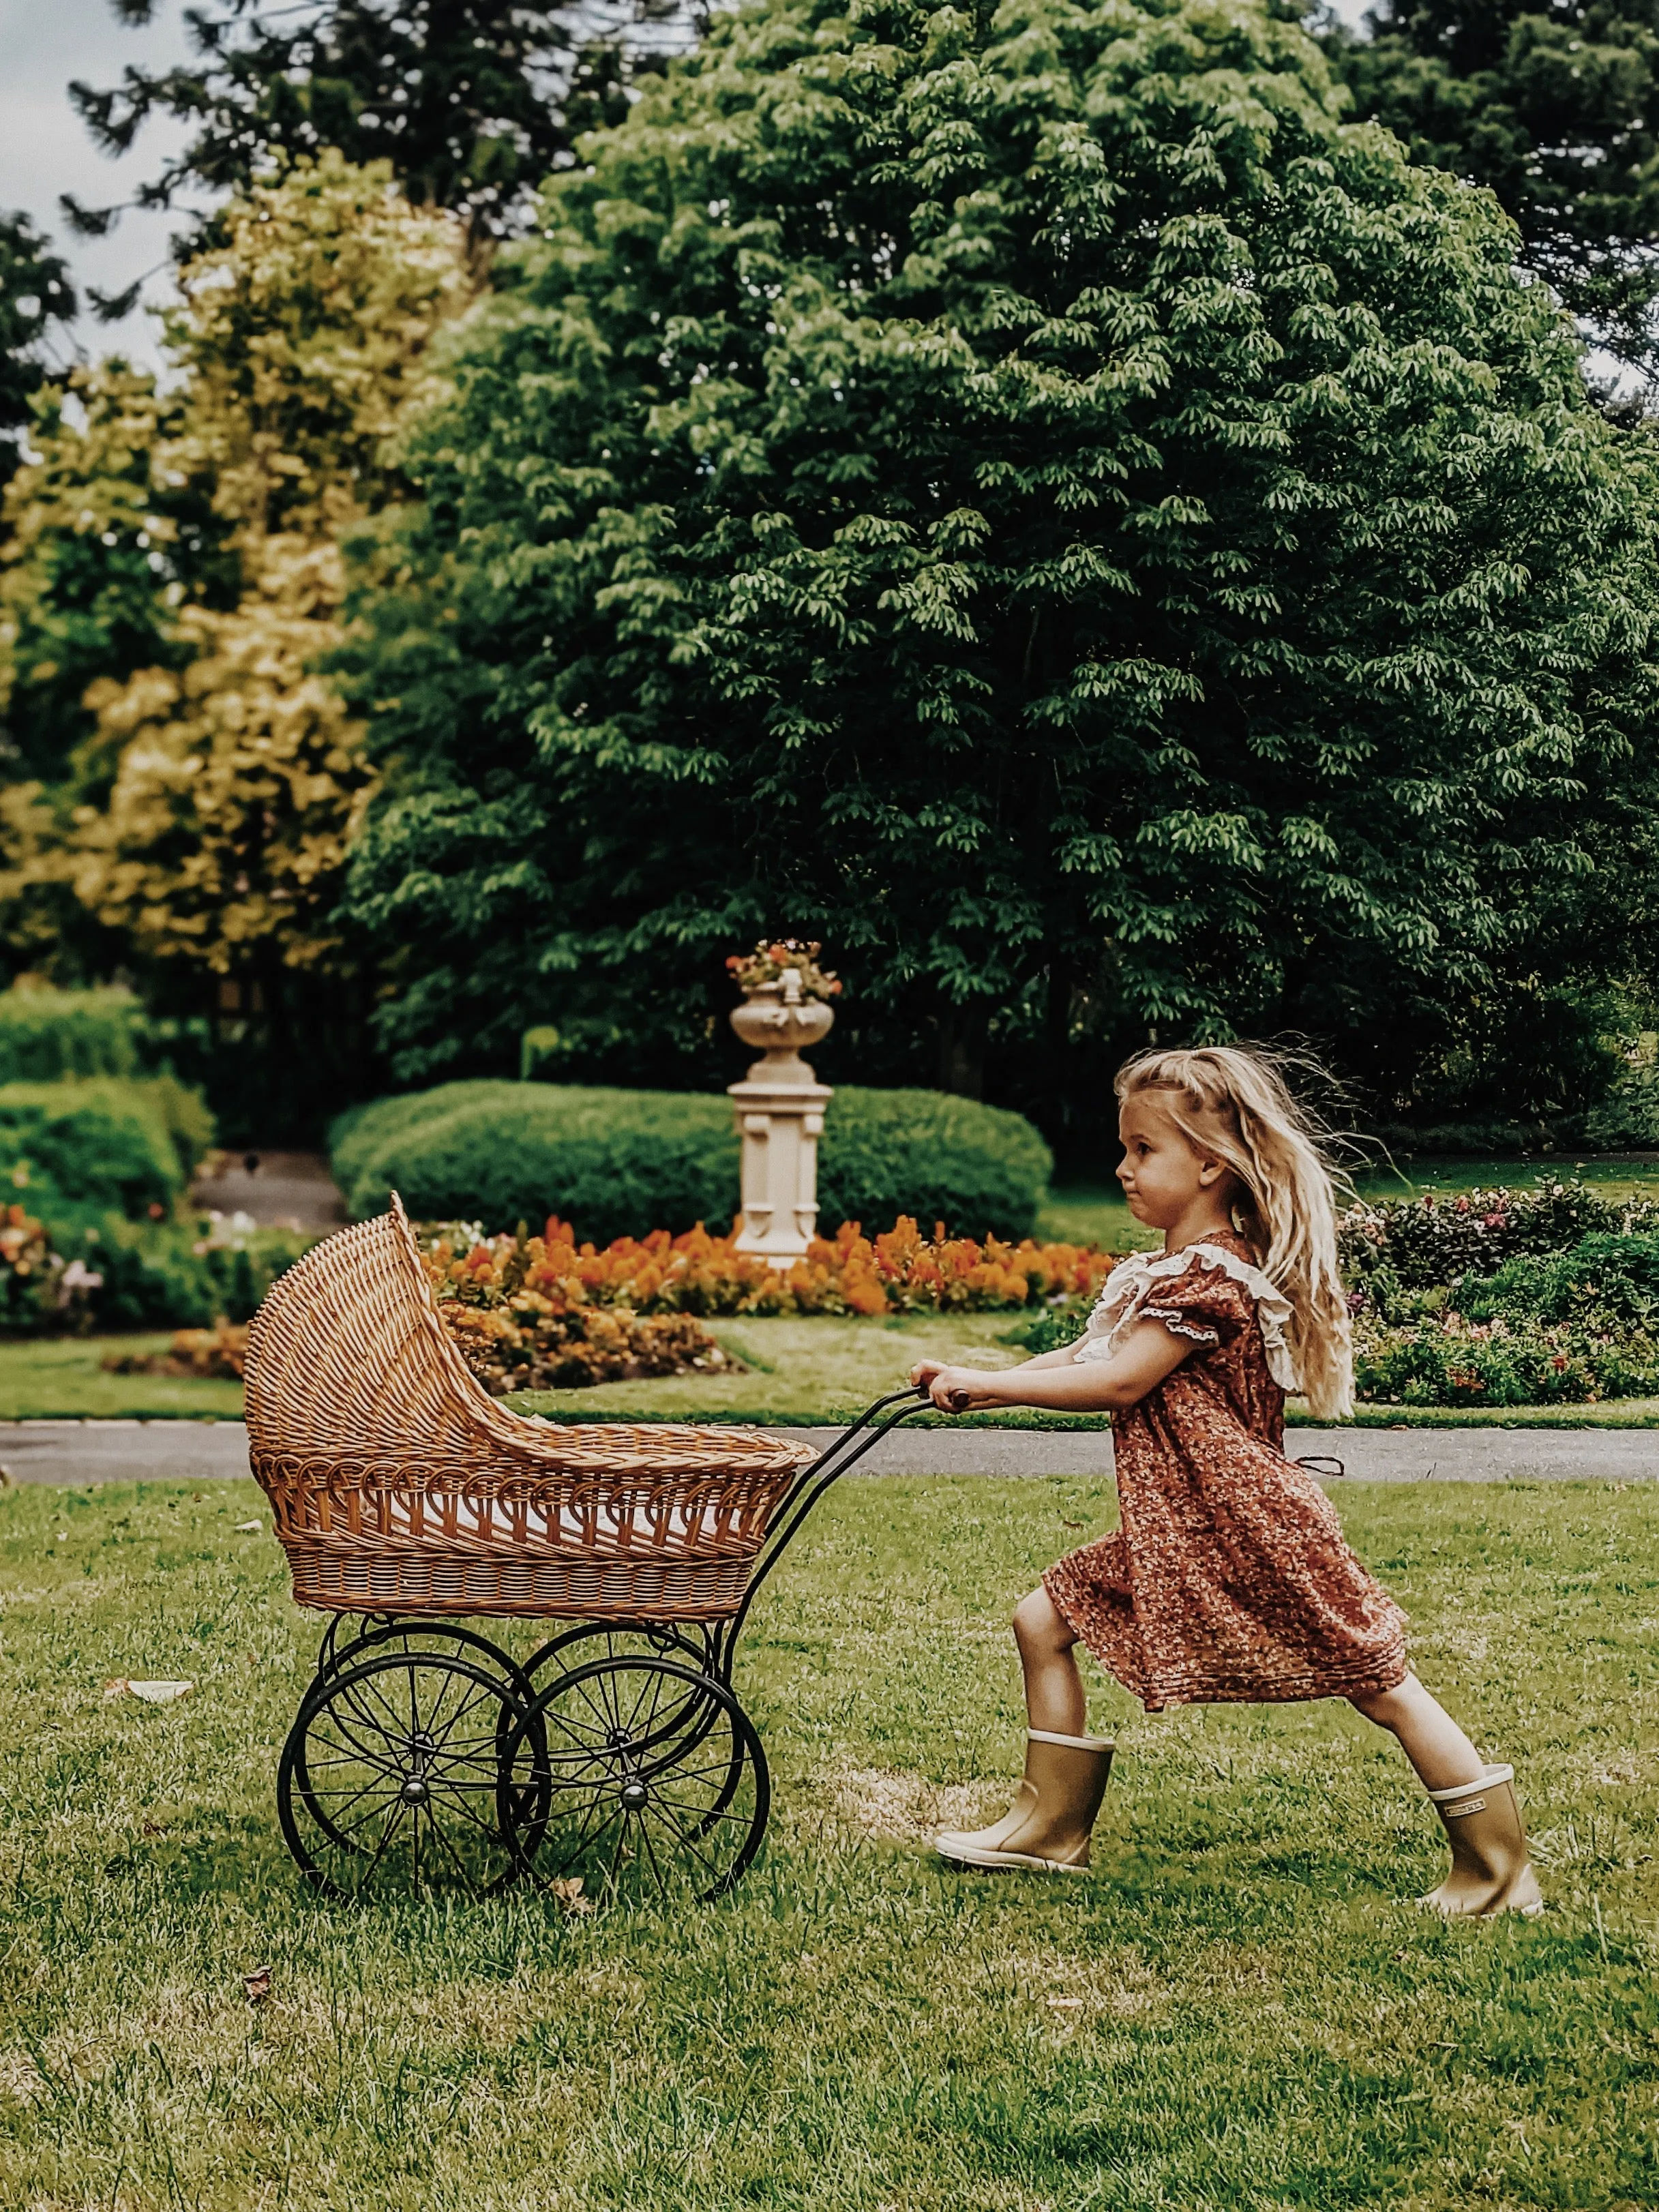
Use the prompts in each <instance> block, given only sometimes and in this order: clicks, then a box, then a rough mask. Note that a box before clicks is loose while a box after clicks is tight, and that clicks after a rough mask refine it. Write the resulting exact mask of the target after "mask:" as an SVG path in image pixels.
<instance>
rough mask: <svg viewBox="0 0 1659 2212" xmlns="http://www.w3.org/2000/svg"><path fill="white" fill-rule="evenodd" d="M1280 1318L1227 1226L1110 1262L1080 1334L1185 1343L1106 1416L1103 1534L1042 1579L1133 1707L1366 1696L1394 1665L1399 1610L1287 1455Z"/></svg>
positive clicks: (1106, 1342) (1103, 1352) (1265, 1284)
mask: <svg viewBox="0 0 1659 2212" xmlns="http://www.w3.org/2000/svg"><path fill="white" fill-rule="evenodd" d="M1289 1316H1290V1308H1289V1306H1288V1305H1287V1304H1286V1303H1285V1300H1284V1298H1283V1297H1280V1296H1279V1293H1278V1291H1276V1290H1275V1288H1274V1286H1273V1285H1272V1284H1271V1283H1270V1282H1269V1281H1268V1280H1267V1278H1266V1276H1264V1275H1262V1274H1261V1273H1260V1272H1259V1270H1258V1268H1257V1267H1256V1263H1255V1256H1254V1255H1253V1254H1252V1252H1251V1251H1250V1249H1249V1246H1248V1245H1247V1244H1246V1243H1245V1242H1244V1240H1243V1237H1238V1236H1237V1235H1234V1234H1232V1233H1231V1232H1229V1233H1227V1234H1225V1235H1215V1236H1210V1237H1205V1238H1204V1239H1203V1240H1202V1241H1201V1242H1200V1243H1197V1244H1194V1245H1189V1246H1188V1248H1187V1249H1186V1250H1185V1251H1183V1252H1178V1253H1170V1254H1168V1255H1158V1256H1157V1257H1155V1258H1154V1257H1152V1256H1150V1255H1137V1256H1136V1257H1135V1258H1134V1259H1133V1260H1130V1261H1125V1262H1124V1263H1123V1265H1122V1266H1121V1267H1117V1268H1115V1269H1114V1271H1113V1273H1112V1275H1111V1278H1110V1279H1109V1281H1108V1283H1107V1285H1106V1288H1105V1291H1103V1293H1102V1297H1101V1300H1100V1304H1098V1306H1097V1308H1096V1310H1095V1313H1094V1315H1093V1316H1092V1317H1091V1321H1090V1324H1089V1328H1090V1334H1089V1335H1088V1336H1087V1337H1086V1338H1085V1340H1084V1341H1083V1343H1082V1344H1081V1345H1080V1346H1079V1351H1078V1354H1077V1356H1078V1357H1079V1358H1085V1359H1086V1358H1105V1357H1107V1356H1108V1355H1109V1352H1110V1351H1111V1350H1112V1349H1113V1348H1114V1347H1115V1345H1116V1343H1117V1342H1118V1341H1119V1340H1121V1337H1122V1336H1123V1335H1125V1334H1127V1331H1128V1330H1129V1329H1130V1328H1133V1327H1134V1326H1135V1324H1136V1323H1137V1322H1140V1321H1143V1320H1151V1321H1161V1322H1163V1323H1164V1326H1165V1327H1166V1328H1170V1329H1172V1330H1174V1331H1175V1333H1176V1334H1177V1335H1180V1336H1185V1337H1190V1338H1191V1339H1192V1340H1193V1342H1194V1346H1197V1347H1198V1349H1196V1350H1195V1351H1194V1352H1193V1354H1192V1356H1191V1358H1188V1359H1187V1360H1185V1361H1183V1362H1182V1365H1181V1366H1179V1367H1177V1368H1176V1370H1175V1372H1174V1374H1173V1375H1171V1376H1170V1377H1169V1378H1168V1380H1167V1381H1165V1382H1164V1383H1160V1384H1159V1386H1158V1389H1156V1390H1153V1391H1152V1392H1150V1393H1149V1394H1148V1395H1147V1396H1146V1397H1145V1398H1143V1399H1142V1400H1141V1401H1140V1402H1139V1405H1136V1406H1132V1407H1129V1408H1128V1409H1127V1411H1126V1412H1123V1413H1117V1414H1115V1415H1114V1417H1113V1420H1112V1440H1113V1445H1114V1449H1115V1455H1116V1460H1117V1492H1118V1505H1119V1515H1120V1519H1121V1528H1119V1530H1118V1532H1117V1533H1116V1534H1115V1535H1111V1536H1103V1537H1101V1538H1100V1540H1099V1541H1097V1542H1096V1543H1093V1544H1085V1546H1084V1547H1083V1548H1082V1549H1081V1550H1080V1551H1077V1552H1073V1553H1070V1554H1069V1556H1068V1557H1066V1559H1062V1560H1060V1564H1059V1565H1057V1566H1053V1567H1050V1568H1049V1570H1048V1573H1047V1574H1046V1575H1044V1577H1042V1586H1043V1588H1044V1589H1046V1590H1047V1591H1048V1595H1049V1596H1050V1597H1051V1598H1052V1599H1053V1601H1054V1605H1055V1607H1056V1608H1057V1609H1058V1611H1059V1612H1060V1613H1061V1614H1062V1615H1063V1617H1064V1618H1065V1620H1066V1624H1067V1626H1069V1627H1071V1628H1073V1629H1074V1630H1075V1631H1076V1632H1077V1633H1078V1635H1079V1637H1080V1638H1082V1640H1083V1642H1084V1643H1085V1644H1086V1645H1087V1646H1088V1648H1089V1650H1091V1651H1092V1652H1093V1654H1094V1656H1095V1657H1096V1658H1097V1659H1098V1660H1099V1661H1100V1662H1101V1664H1102V1666H1103V1667H1104V1668H1106V1669H1107V1671H1108V1672H1109V1674H1114V1675H1115V1677H1116V1678H1117V1680H1119V1681H1120V1682H1121V1683H1122V1685H1123V1686H1124V1687H1125V1689H1127V1690H1128V1691H1130V1692H1132V1693H1133V1695H1134V1696H1135V1697H1137V1698H1139V1699H1140V1701H1141V1703H1142V1704H1143V1705H1145V1706H1146V1710H1147V1711H1148V1712H1160V1711H1163V1709H1164V1707H1165V1706H1166V1705H1217V1704H1228V1703H1233V1702H1241V1703H1247V1704H1253V1705H1257V1704H1259V1705H1266V1704H1279V1703H1287V1702H1290V1701H1291V1700H1293V1699H1303V1698H1342V1697H1352V1696H1354V1695H1355V1694H1358V1695H1361V1696H1363V1695H1364V1694H1365V1693H1366V1692H1375V1691H1378V1690H1388V1689H1392V1688H1393V1687H1394V1686H1395V1684H1396V1683H1398V1682H1400V1681H1401V1680H1403V1679H1404V1677H1405V1674H1406V1671H1407V1667H1406V1648H1405V1639H1404V1635H1403V1631H1402V1623H1403V1621H1404V1618H1405V1616H1404V1615H1403V1614H1402V1613H1401V1610H1400V1608H1399V1607H1398V1606H1397V1605H1396V1604H1395V1601H1394V1600H1393V1599H1392V1598H1391V1597H1390V1596H1389V1594H1388V1592H1387V1591H1386V1590H1384V1589H1382V1588H1381V1586H1380V1585H1379V1584H1378V1583H1376V1582H1374V1581H1373V1580H1372V1579H1371V1577H1370V1575H1368V1574H1367V1573H1366V1571H1365V1570H1364V1567H1363V1566H1361V1565H1360V1564H1359V1561H1358V1559H1356V1558H1355V1557H1354V1555H1353V1553H1352V1552H1351V1551H1350V1550H1349V1548H1348V1546H1347V1544H1346V1541H1344V1538H1343V1534H1342V1530H1341V1528H1340V1525H1339V1523H1338V1522H1337V1517H1336V1515H1335V1513H1334V1511H1333V1510H1332V1508H1331V1504H1330V1501H1329V1500H1328V1498H1327V1497H1326V1496H1325V1493H1324V1492H1323V1491H1322V1490H1321V1489H1320V1487H1319V1486H1318V1484H1317V1483H1316V1482H1315V1481H1314V1480H1313V1479H1312V1477H1311V1476H1310V1475H1309V1474H1306V1473H1305V1472H1304V1469H1302V1468H1299V1467H1297V1466H1295V1465H1294V1464H1293V1463H1292V1462H1291V1461H1289V1460H1287V1459H1286V1458H1285V1454H1284V1450H1283V1448H1282V1447H1283V1444H1284V1438H1285V1388H1284V1386H1285V1385H1287V1384H1290V1383H1292V1382H1293V1380H1294V1377H1293V1375H1292V1373H1291V1369H1290V1366H1289V1361H1288V1353H1287V1351H1286V1348H1285V1342H1284V1334H1283V1331H1284V1323H1285V1321H1286V1320H1288V1318H1289ZM1275 1370H1277V1379H1275Z"/></svg>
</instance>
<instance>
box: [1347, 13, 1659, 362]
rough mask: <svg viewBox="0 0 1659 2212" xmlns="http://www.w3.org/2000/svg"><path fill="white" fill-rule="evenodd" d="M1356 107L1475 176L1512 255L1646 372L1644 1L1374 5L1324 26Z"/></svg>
mask: <svg viewBox="0 0 1659 2212" xmlns="http://www.w3.org/2000/svg"><path fill="white" fill-rule="evenodd" d="M1324 44H1325V46H1326V49H1327V52H1328V53H1329V54H1330V56H1331V58H1332V60H1333V63H1334V65H1335V67H1336V68H1337V70H1339V72H1340V75H1341V76H1343V78H1344V79H1345V80H1346V82H1347V83H1348V85H1349V86H1350V87H1351V88H1352V92H1353V94H1354V98H1355V102H1356V112H1358V114H1360V115H1362V116H1374V117H1376V118H1377V120H1378V121H1380V122H1383V123H1385V124H1387V125H1388V126H1389V129H1390V130H1391V131H1395V132H1396V133H1397V134H1398V136H1399V137H1401V139H1402V140H1403V141H1404V142H1405V143H1406V144H1407V147H1409V148H1410V149H1411V152H1412V155H1413V159H1414V160H1417V161H1432V162H1434V163H1436V164H1437V166H1438V167H1441V168H1443V169H1449V170H1451V171H1452V172H1454V173H1455V174H1456V175H1458V176H1461V177H1467V178H1469V179H1472V180H1473V181H1474V182H1475V183H1476V184H1481V185H1487V186H1488V187H1489V188H1490V189H1491V190H1492V191H1493V192H1495V193H1496V194H1497V196H1498V199H1499V201H1500V202H1501V203H1502V204H1503V205H1504V208H1506V209H1507V210H1508V211H1509V213H1510V215H1511V216H1513V217H1514V218H1515V220H1516V223H1517V224H1518V225H1519V227H1520V230H1521V240H1522V246H1521V251H1522V258H1523V260H1524V262H1525V264H1526V265H1527V266H1528V268H1529V269H1532V270H1535V271H1536V272H1537V274H1538V275H1540V276H1543V277H1544V278H1546V279H1547V282H1548V283H1550V284H1551V285H1552V286H1553V288H1554V289H1555V291H1556V292H1557V293H1558V294H1559V297H1560V298H1561V300H1562V301H1564V302H1565V305H1566V306H1567V307H1568V308H1570V309H1571V312H1572V313H1574V314H1575V315H1580V316H1583V318H1584V319H1585V321H1586V323H1587V324H1589V325H1590V326H1591V327H1592V328H1593V329H1594V331H1595V333H1596V334H1597V336H1598V337H1599V338H1600V340H1601V343H1603V344H1604V345H1605V346H1606V347H1607V349H1608V350H1609V351H1610V352H1612V353H1613V354H1614V355H1616V356H1618V357H1619V358H1620V360H1622V361H1624V362H1628V363H1630V364H1631V365H1632V366H1633V367H1636V368H1639V369H1641V370H1642V371H1643V372H1644V374H1645V375H1646V376H1647V377H1648V378H1649V379H1650V380H1652V379H1653V378H1654V376H1655V375H1656V373H1659V324H1656V319H1655V309H1656V306H1659V251H1656V249H1659V5H1656V0H1628V4H1621V5H1620V6H1619V7H1617V8H1613V7H1608V6H1607V5H1606V4H1605V0H1551V4H1550V5H1549V6H1548V7H1547V8H1545V7H1542V6H1541V5H1539V4H1538V0H1479V4H1470V0H1378V4H1377V5H1376V7H1375V8H1373V9H1372V10H1371V13H1370V18H1369V32H1368V34H1367V35H1364V36H1357V35H1356V34H1355V33H1353V32H1352V31H1350V30H1347V29H1346V28H1345V27H1342V26H1340V24H1337V23H1334V22H1333V23H1331V24H1330V25H1329V26H1328V29H1327V30H1326V32H1325V33H1324Z"/></svg>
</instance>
